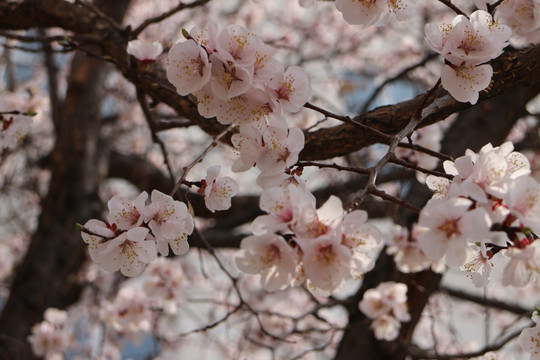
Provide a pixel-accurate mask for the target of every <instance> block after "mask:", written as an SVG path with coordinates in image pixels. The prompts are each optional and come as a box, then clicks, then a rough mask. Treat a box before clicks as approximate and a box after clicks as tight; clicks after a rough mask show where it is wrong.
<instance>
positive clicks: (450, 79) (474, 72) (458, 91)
mask: <svg viewBox="0 0 540 360" xmlns="http://www.w3.org/2000/svg"><path fill="white" fill-rule="evenodd" d="M492 75H493V68H492V67H491V66H490V65H479V66H472V65H468V66H467V65H464V66H450V65H444V66H443V69H442V72H441V84H442V86H443V87H444V88H445V89H446V91H448V92H449V93H450V95H452V97H453V98H454V99H456V100H457V101H460V102H470V103H471V104H472V105H474V104H476V102H477V101H478V93H479V92H480V91H482V90H484V89H486V88H487V87H488V86H489V84H490V83H491V76H492Z"/></svg>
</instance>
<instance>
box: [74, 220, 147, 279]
mask: <svg viewBox="0 0 540 360" xmlns="http://www.w3.org/2000/svg"><path fill="white" fill-rule="evenodd" d="M83 234H84V233H83ZM147 236H148V229H147V228H142V227H134V228H131V229H129V230H128V231H125V232H123V233H121V234H120V235H119V236H117V237H115V238H114V239H111V240H107V241H105V242H103V243H100V244H97V245H95V250H94V251H90V257H91V258H92V260H93V261H94V262H95V263H97V264H98V265H100V266H101V267H102V268H103V269H105V270H106V271H110V272H115V271H118V270H120V272H121V273H122V274H124V275H125V276H130V277H133V276H138V275H140V274H141V273H142V272H143V270H144V269H145V267H146V264H148V263H149V262H151V261H152V260H154V259H155V258H156V255H157V248H156V243H155V241H153V240H146V237H147Z"/></svg>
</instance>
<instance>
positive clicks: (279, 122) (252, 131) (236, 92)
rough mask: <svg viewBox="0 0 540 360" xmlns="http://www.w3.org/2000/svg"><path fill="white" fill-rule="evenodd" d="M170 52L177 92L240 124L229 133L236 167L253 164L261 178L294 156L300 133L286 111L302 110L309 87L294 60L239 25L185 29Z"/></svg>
mask: <svg viewBox="0 0 540 360" xmlns="http://www.w3.org/2000/svg"><path fill="white" fill-rule="evenodd" d="M184 36H185V37H186V38H187V40H186V41H178V42H177V43H175V44H174V45H173V46H172V47H171V50H170V51H169V55H168V66H167V78H168V79H169V81H170V82H171V83H172V84H173V85H174V86H175V87H176V90H177V92H178V93H179V94H180V95H188V94H194V95H195V96H196V98H197V103H198V110H199V113H200V114H201V115H202V116H204V117H207V118H211V117H216V118H217V120H218V121H219V122H220V123H222V124H235V125H239V130H240V132H239V133H238V134H235V135H234V136H233V137H232V143H233V145H234V147H235V150H236V151H237V152H238V154H239V158H238V160H237V161H236V162H235V163H234V164H233V166H232V169H233V171H235V172H240V171H247V170H249V169H251V168H252V167H253V166H255V165H257V166H258V167H259V168H260V169H261V170H262V171H263V174H261V182H262V183H265V182H268V181H269V182H272V180H265V178H271V179H272V178H273V177H276V176H277V177H279V176H281V174H283V173H284V171H285V170H286V169H287V168H288V167H290V166H291V165H292V164H294V163H295V162H296V161H297V160H298V153H299V152H300V150H301V149H302V148H303V147H304V135H303V133H302V131H301V130H300V129H298V128H291V129H289V128H288V125H287V121H286V119H285V117H284V115H285V114H287V113H294V112H297V111H299V110H300V108H301V107H302V106H303V105H304V103H305V102H306V101H307V100H308V99H309V97H310V95H311V90H310V86H309V80H308V77H307V74H306V73H305V72H304V71H303V70H302V69H301V68H299V67H298V66H290V67H289V68H287V69H285V68H284V67H283V65H281V63H280V62H279V61H277V60H276V59H274V58H273V55H274V53H275V49H273V48H272V47H270V46H267V45H266V44H264V43H263V42H262V41H261V40H260V39H258V38H257V37H256V36H255V35H254V34H252V33H250V32H248V31H247V30H246V29H245V28H243V27H242V26H240V25H229V26H227V27H226V28H224V29H222V30H219V29H218V28H217V26H216V25H215V24H214V23H209V24H208V26H207V27H206V28H205V29H203V30H197V29H195V30H193V31H191V32H190V33H187V32H185V34H184Z"/></svg>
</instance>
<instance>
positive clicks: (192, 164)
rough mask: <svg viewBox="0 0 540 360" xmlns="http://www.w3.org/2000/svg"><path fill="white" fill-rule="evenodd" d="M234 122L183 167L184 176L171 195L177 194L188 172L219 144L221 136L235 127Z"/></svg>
mask: <svg viewBox="0 0 540 360" xmlns="http://www.w3.org/2000/svg"><path fill="white" fill-rule="evenodd" d="M234 126H235V125H234V124H231V125H229V126H228V127H227V128H226V129H225V130H223V131H222V132H221V133H219V134H218V135H216V136H215V137H214V139H213V140H212V142H211V143H210V145H208V146H207V147H206V149H204V151H203V152H202V153H201V154H200V155H199V156H197V157H196V158H195V159H194V160H193V161H192V162H191V163H190V164H189V165H187V166H185V167H184V168H183V169H182V176H181V177H180V179H179V180H178V181H177V182H176V185H175V186H174V188H173V189H172V191H171V192H170V193H169V195H171V196H174V194H176V192H177V191H178V189H179V188H180V186H181V185H182V184H184V182H185V180H186V176H187V174H188V172H189V171H190V170H191V169H192V168H193V167H194V166H195V165H197V163H200V162H201V161H202V160H203V159H204V157H205V156H206V154H208V152H209V151H210V150H212V149H213V148H214V147H216V145H217V144H218V142H219V140H221V138H223V137H224V136H225V135H227V133H228V132H229V131H231V130H232V129H233V128H234Z"/></svg>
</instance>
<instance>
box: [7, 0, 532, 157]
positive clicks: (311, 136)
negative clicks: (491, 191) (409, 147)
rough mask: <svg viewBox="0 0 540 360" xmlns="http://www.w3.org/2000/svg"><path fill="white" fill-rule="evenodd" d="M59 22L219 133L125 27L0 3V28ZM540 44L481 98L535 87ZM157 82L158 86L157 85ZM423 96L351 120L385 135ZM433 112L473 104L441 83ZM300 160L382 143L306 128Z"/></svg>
mask: <svg viewBox="0 0 540 360" xmlns="http://www.w3.org/2000/svg"><path fill="white" fill-rule="evenodd" d="M35 26H40V27H52V26H54V27H61V28H63V29H65V30H70V31H73V32H74V33H76V34H84V35H93V36H95V37H96V38H98V39H99V46H100V48H101V50H102V52H101V54H102V55H106V56H107V57H109V58H110V59H111V61H112V62H114V63H115V64H116V66H117V67H118V69H119V70H120V71H122V73H123V74H124V76H125V77H126V78H127V79H128V80H129V81H130V82H132V83H133V84H134V85H135V86H136V87H137V88H138V89H141V90H143V91H144V92H145V93H146V94H148V95H150V96H151V97H152V98H153V99H154V100H155V101H156V102H163V103H166V104H167V105H169V106H170V107H172V108H173V109H175V111H176V112H177V113H178V114H179V115H180V116H182V117H185V118H187V119H189V120H190V121H191V122H192V123H193V124H195V125H197V126H199V127H201V128H202V129H203V130H204V131H206V132H208V133H209V134H213V135H215V134H218V133H220V132H221V131H223V130H224V126H222V125H221V124H219V123H217V121H215V120H209V119H205V118H203V117H201V116H200V115H199V114H198V112H197V107H196V104H195V103H194V101H193V99H192V98H190V97H183V96H180V95H178V94H177V93H176V91H175V89H174V88H172V86H171V85H169V84H168V82H167V80H166V78H165V77H164V74H163V71H157V70H156V71H154V72H150V73H144V74H143V73H141V72H139V71H136V69H135V68H134V67H132V66H131V64H130V63H129V57H127V56H126V53H125V49H126V46H127V42H128V41H129V38H130V33H129V29H124V30H122V29H117V28H115V27H114V26H112V25H111V24H110V23H109V22H108V21H106V19H103V18H100V17H99V16H97V15H96V14H95V13H93V12H91V11H90V10H89V9H88V8H87V7H83V6H80V5H76V4H70V3H67V2H65V1H62V0H27V1H23V2H21V3H0V29H6V30H16V29H28V28H31V27H35ZM538 59H540V46H530V47H529V48H526V49H523V50H519V51H509V52H506V53H505V54H503V55H502V56H500V57H499V58H497V59H495V60H493V61H492V62H491V64H492V66H493V69H494V74H495V75H494V77H493V84H494V86H492V87H491V88H490V89H489V90H488V91H483V92H481V94H480V100H479V102H480V103H481V102H482V101H483V100H485V99H489V98H492V97H494V96H498V95H501V94H505V93H507V92H510V91H512V90H513V89H516V88H518V87H520V86H534V85H536V84H538V83H539V82H540V76H538V74H540V61H539V60H538ZM156 85H157V86H156ZM423 99H424V96H423V95H420V96H418V97H416V98H414V99H411V100H408V101H404V102H401V103H398V104H395V105H389V106H382V107H379V108H376V109H374V110H372V111H369V112H366V113H363V114H360V115H358V116H356V117H355V118H354V120H356V121H358V122H361V123H362V124H364V125H368V126H371V127H373V128H374V129H376V130H379V131H382V132H384V133H387V134H394V133H396V132H398V131H399V130H400V129H401V128H403V127H404V126H405V124H407V123H408V122H409V120H410V119H411V117H412V115H413V114H414V112H415V111H417V109H418V107H419V106H420V105H421V104H422V102H423ZM426 105H427V106H429V107H430V109H431V112H430V114H429V116H426V118H425V120H424V121H423V123H422V124H421V126H426V125H429V124H432V123H434V122H437V121H441V120H443V119H445V118H446V117H447V116H449V115H450V114H453V113H455V112H457V111H461V110H465V109H468V108H470V107H471V104H469V103H460V102H458V101H456V100H454V99H453V98H452V97H451V96H450V95H449V94H448V93H447V92H446V91H445V90H444V89H443V88H442V87H440V86H439V88H438V90H437V91H436V92H435V93H434V97H433V100H430V101H429V102H428V103H427V104H426ZM305 135H306V143H305V147H304V150H303V151H302V153H301V154H300V158H301V160H320V159H330V158H333V157H336V156H342V155H346V154H348V153H351V152H354V151H357V150H360V149H362V148H364V147H366V146H368V145H371V144H374V143H376V142H384V139H381V138H379V137H377V136H375V135H374V134H373V133H372V132H370V131H366V130H364V129H362V128H359V127H356V126H354V125H350V124H343V125H338V126H334V127H330V128H325V129H320V130H317V131H313V132H307V133H306V134H305Z"/></svg>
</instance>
